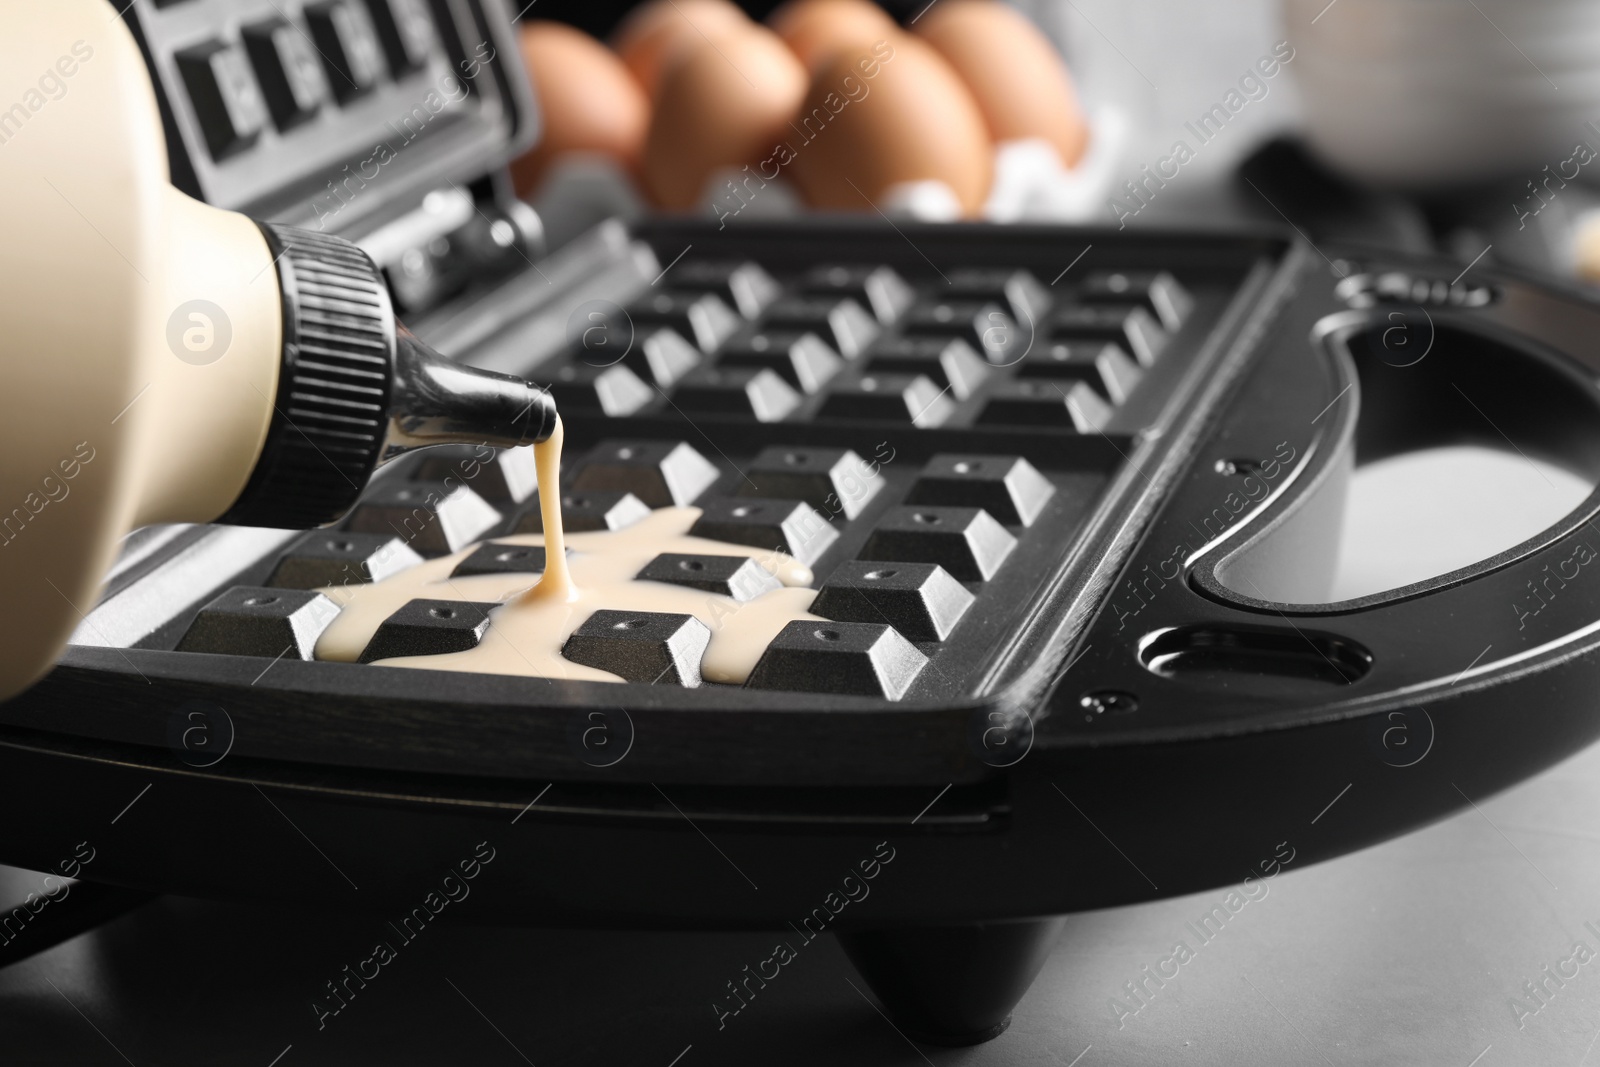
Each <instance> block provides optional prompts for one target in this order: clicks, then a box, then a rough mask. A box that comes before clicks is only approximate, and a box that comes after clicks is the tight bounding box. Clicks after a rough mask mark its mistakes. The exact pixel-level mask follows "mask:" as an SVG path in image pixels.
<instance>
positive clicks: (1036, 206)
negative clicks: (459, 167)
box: [532, 106, 1129, 246]
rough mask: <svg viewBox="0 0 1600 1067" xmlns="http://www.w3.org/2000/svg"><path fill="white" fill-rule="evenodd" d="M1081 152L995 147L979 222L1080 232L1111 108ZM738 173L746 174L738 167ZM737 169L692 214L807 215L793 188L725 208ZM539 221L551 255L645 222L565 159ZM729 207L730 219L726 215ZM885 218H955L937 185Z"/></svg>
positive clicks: (1123, 129)
mask: <svg viewBox="0 0 1600 1067" xmlns="http://www.w3.org/2000/svg"><path fill="white" fill-rule="evenodd" d="M1090 129H1091V131H1092V132H1091V135H1090V138H1089V144H1088V147H1087V149H1086V150H1085V152H1084V154H1083V157H1082V158H1081V159H1079V160H1078V163H1077V165H1076V166H1073V167H1063V166H1062V165H1061V158H1060V156H1059V154H1057V152H1056V150H1055V148H1054V147H1053V146H1051V145H1050V144H1049V143H1048V142H1046V141H1044V140H1042V139H1035V138H1030V139H1027V140H1018V141H1007V142H1004V143H1002V144H999V145H997V146H996V147H995V156H994V182H993V184H992V185H991V187H990V190H989V197H988V200H987V201H986V202H985V203H984V206H983V215H982V217H983V218H984V219H985V220H986V221H989V222H1003V223H1014V222H1066V223H1088V222H1093V221H1095V220H1096V219H1097V218H1099V217H1100V216H1101V213H1102V211H1103V208H1104V205H1105V203H1106V199H1107V198H1108V197H1109V196H1110V195H1111V191H1112V189H1113V188H1114V186H1115V184H1116V176H1117V174H1118V173H1119V167H1120V165H1121V163H1122V161H1123V159H1124V158H1125V156H1126V152H1127V146H1128V138H1129V123H1128V118H1127V116H1126V115H1125V114H1124V113H1123V112H1122V111H1121V110H1120V109H1118V108H1116V107H1112V106H1106V107H1101V108H1098V109H1096V111H1095V112H1094V118H1093V122H1092V123H1091V126H1090ZM746 169H748V168H746ZM746 169H739V168H733V167H725V168H721V169H719V170H717V171H715V172H714V173H713V174H712V175H711V177H710V178H709V179H708V180H707V182H706V187H705V191H704V193H703V194H702V196H701V200H700V210H701V211H702V212H703V213H705V214H707V215H709V216H710V217H711V218H713V219H718V220H720V221H721V222H722V223H723V226H724V227H725V226H726V225H728V224H729V223H730V222H731V221H732V220H733V217H734V216H737V218H738V220H739V221H751V220H758V219H759V220H762V221H768V220H772V219H785V218H797V217H801V216H804V215H805V214H807V212H808V210H809V209H808V208H807V207H806V205H805V201H804V199H803V198H802V197H801V195H800V193H799V191H798V190H797V189H796V188H795V187H794V185H793V183H791V182H789V181H787V180H785V179H784V178H783V177H781V176H780V177H778V178H775V179H772V180H770V181H765V182H764V184H763V185H762V186H761V187H760V189H759V192H758V194H757V195H753V196H751V197H750V198H749V199H748V200H746V199H743V198H742V197H740V198H737V199H734V197H735V194H734V193H733V192H732V190H735V189H737V188H740V187H741V186H740V183H741V182H742V181H744V180H746V179H747V178H748V174H747V173H746ZM532 203H533V207H534V208H535V210H537V211H538V213H539V216H540V217H541V218H542V219H543V220H544V221H545V225H546V228H547V233H548V234H549V235H550V241H551V244H552V246H559V245H561V244H564V243H565V241H566V240H567V239H570V238H571V237H575V236H577V235H578V234H579V233H581V232H583V231H584V230H587V229H588V228H589V227H590V226H591V225H593V224H595V223H597V222H599V221H600V220H602V219H605V218H620V219H623V220H624V221H633V220H636V219H639V218H642V217H644V216H645V215H647V214H649V212H650V208H649V205H648V204H647V203H646V202H645V199H644V197H643V196H642V195H641V193H640V192H639V189H638V187H637V185H636V184H635V182H634V180H633V179H632V178H631V177H630V176H629V175H628V174H627V173H626V172H625V171H624V170H623V169H622V168H621V167H619V166H618V165H617V164H616V162H615V161H614V160H612V159H610V158H608V157H605V156H601V155H597V154H587V153H574V154H573V155H571V156H569V157H568V158H566V159H563V160H561V161H560V162H558V163H556V164H555V165H554V166H553V167H552V168H551V171H550V174H549V177H548V178H547V179H546V180H545V183H544V186H543V188H542V189H541V190H540V192H539V194H538V195H537V196H536V197H535V198H534V199H533V201H532ZM734 204H737V205H738V208H737V210H736V211H730V210H729V208H730V207H731V206H732V205H734ZM875 206H876V207H878V208H879V209H880V210H881V211H882V212H883V213H884V214H885V215H887V216H889V217H891V218H904V219H912V220H915V221H918V222H954V221H956V220H958V219H960V218H961V210H960V205H959V204H958V202H957V200H956V196H955V193H954V192H953V191H951V189H950V187H949V186H948V185H946V184H945V183H944V182H941V181H931V180H930V181H919V182H907V183H904V184H902V185H899V186H896V187H894V188H892V189H890V190H888V192H887V193H886V194H885V195H884V196H883V197H882V201H881V203H879V204H877V205H875Z"/></svg>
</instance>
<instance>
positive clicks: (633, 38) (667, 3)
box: [611, 0, 750, 96]
mask: <svg viewBox="0 0 1600 1067" xmlns="http://www.w3.org/2000/svg"><path fill="white" fill-rule="evenodd" d="M749 24H750V19H749V17H748V16H746V15H745V13H744V12H743V11H741V10H740V9H739V8H738V7H736V6H735V5H733V4H731V3H729V2H728V0H653V2H652V3H647V4H640V5H639V6H638V7H636V8H634V9H633V11H632V12H630V13H629V14H628V17H627V18H625V19H623V20H622V25H621V26H619V27H618V28H617V32H616V33H614V34H612V37H611V45H612V47H613V48H615V49H616V50H617V54H618V55H620V56H621V57H622V62H623V63H625V64H626V65H627V67H628V69H629V70H630V71H632V72H633V76H634V77H635V78H637V79H638V81H639V84H640V85H642V86H644V89H645V92H647V93H649V94H650V95H652V96H654V95H655V93H656V90H657V89H658V88H659V87H660V84H661V75H662V74H663V73H664V72H665V71H666V69H667V66H668V65H669V64H670V63H671V61H672V60H673V59H674V58H675V57H676V56H677V55H678V54H679V53H680V52H681V51H683V50H684V48H685V46H690V45H695V44H698V43H701V42H703V41H705V40H706V39H708V38H713V37H716V36H718V35H719V34H721V33H723V32H725V31H727V30H731V29H739V28H742V27H745V26H748V25H749Z"/></svg>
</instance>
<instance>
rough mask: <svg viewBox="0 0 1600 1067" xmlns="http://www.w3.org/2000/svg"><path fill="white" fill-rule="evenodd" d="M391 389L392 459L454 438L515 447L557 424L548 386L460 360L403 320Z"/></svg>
mask: <svg viewBox="0 0 1600 1067" xmlns="http://www.w3.org/2000/svg"><path fill="white" fill-rule="evenodd" d="M391 390H392V391H391V392H390V396H389V411H390V419H389V432H388V436H387V439H386V440H385V442H384V455H383V459H385V460H388V459H392V458H393V457H395V456H397V455H400V454H402V453H404V452H408V451H410V450H411V449H413V448H423V447H426V446H428V445H438V444H448V443H451V442H455V443H460V444H485V445H493V446H495V447H498V448H515V447H517V446H518V445H531V444H536V443H538V442H540V441H544V440H546V439H547V438H549V436H550V435H551V434H552V433H554V432H555V428H556V405H555V400H554V399H553V398H552V397H551V396H550V391H549V390H548V389H543V388H541V387H539V386H537V385H534V384H532V383H531V382H527V381H524V380H523V379H521V378H518V377H516V376H515V375H511V374H500V373H497V372H495V371H489V370H482V369H481V368H478V367H469V366H466V365H465V364H461V363H457V362H455V361H454V360H452V359H449V358H448V357H446V356H443V355H441V354H439V353H438V352H436V351H435V350H434V349H432V348H430V347H429V346H428V345H426V344H424V343H423V342H422V341H420V340H418V339H417V337H416V335H414V334H413V333H412V332H411V331H410V330H408V329H406V328H405V327H404V326H399V325H397V326H396V329H395V357H394V375H393V385H392V387H391Z"/></svg>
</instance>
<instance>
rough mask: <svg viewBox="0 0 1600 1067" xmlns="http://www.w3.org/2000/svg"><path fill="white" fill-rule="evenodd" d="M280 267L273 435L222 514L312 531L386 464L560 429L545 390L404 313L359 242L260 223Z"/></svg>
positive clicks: (237, 521)
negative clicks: (404, 455)
mask: <svg viewBox="0 0 1600 1067" xmlns="http://www.w3.org/2000/svg"><path fill="white" fill-rule="evenodd" d="M257 225H258V226H260V227H261V231H262V233H263V234H264V235H265V236H266V239H267V246H268V248H269V249H270V250H271V252H272V255H273V261H274V263H275V264H276V267H277V272H278V288H279V292H280V293H281V295H282V301H283V364H282V367H281V369H280V371H279V375H278V391H277V396H276V397H275V398H274V401H273V416H272V422H271V424H270V426H269V428H268V430H267V439H266V443H265V444H264V445H263V447H262V450H261V455H260V457H259V458H258V459H257V461H256V466H255V470H254V472H252V474H251V476H250V481H249V482H248V483H247V484H246V485H245V488H244V492H242V493H240V494H239V499H238V500H236V501H234V503H233V506H232V507H231V508H229V509H228V511H227V513H226V514H224V515H223V516H222V517H221V518H219V519H217V520H216V521H218V522H223V523H231V524H234V525H239V526H275V527H286V528H292V529H306V528H310V527H314V526H323V525H326V524H328V523H330V522H333V521H335V520H336V519H338V518H339V517H340V516H342V515H343V514H344V513H345V512H347V511H349V510H350V508H351V507H352V506H353V505H354V504H355V502H356V500H357V498H358V497H359V496H360V495H361V492H362V490H363V489H364V488H366V484H367V479H368V477H369V476H371V474H372V471H373V469H374V468H375V467H377V466H378V465H379V464H380V463H382V462H384V461H385V460H388V459H390V458H393V456H395V455H398V454H399V453H401V452H405V451H408V450H410V449H412V448H418V447H422V446H425V445H430V444H443V443H446V442H465V443H474V444H477V443H481V444H490V445H496V446H500V447H514V446H517V445H523V444H532V443H534V442H537V441H543V440H545V439H546V438H547V437H549V436H550V434H551V433H552V432H553V431H554V429H555V422H556V411H555V404H554V402H553V401H552V400H551V399H550V395H549V393H548V392H547V391H545V390H543V389H539V388H537V387H535V386H533V385H530V384H529V383H527V382H525V381H523V380H522V379H520V378H516V377H513V376H511V375H505V374H496V373H494V372H491V371H484V370H479V369H477V368H475V367H468V366H465V365H463V364H458V363H455V362H453V361H451V360H449V359H447V358H446V357H444V356H441V355H440V354H439V353H437V352H434V351H433V350H432V349H430V348H428V347H427V346H426V345H425V344H423V343H422V342H421V341H418V340H417V339H416V338H415V337H413V336H412V335H411V333H410V332H409V331H407V330H406V329H405V328H404V327H402V326H400V325H399V324H398V323H397V322H396V321H395V316H394V308H393V305H392V304H391V303H390V300H389V290H388V287H387V286H386V285H385V283H384V280H383V276H382V274H380V273H379V271H378V268H377V266H376V265H374V264H373V262H372V260H371V259H369V258H368V257H367V255H366V253H365V252H363V251H362V250H361V249H360V248H358V247H356V246H355V245H354V244H351V243H350V242H349V241H346V240H344V239H342V238H339V237H334V236H333V235H331V234H323V233H313V232H311V231H308V230H300V229H296V228H294V227H290V226H279V225H277V224H275V223H270V222H259V221H258V222H257Z"/></svg>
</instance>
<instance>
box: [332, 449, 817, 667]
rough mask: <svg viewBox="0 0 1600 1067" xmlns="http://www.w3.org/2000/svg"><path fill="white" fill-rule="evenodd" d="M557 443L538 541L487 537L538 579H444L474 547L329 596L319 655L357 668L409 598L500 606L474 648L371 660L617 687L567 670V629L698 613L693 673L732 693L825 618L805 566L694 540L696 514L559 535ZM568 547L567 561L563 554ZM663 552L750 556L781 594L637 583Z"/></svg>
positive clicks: (545, 457) (546, 457)
mask: <svg viewBox="0 0 1600 1067" xmlns="http://www.w3.org/2000/svg"><path fill="white" fill-rule="evenodd" d="M561 441H562V429H561V425H560V423H559V422H558V423H557V424H556V430H555V433H553V434H552V435H551V436H550V439H549V440H547V441H544V442H542V443H540V444H537V445H535V446H534V458H535V461H536V465H537V468H538V477H539V508H540V512H541V514H542V516H543V519H544V529H545V532H544V533H543V534H516V535H512V536H508V537H497V538H495V539H494V541H495V543H496V544H510V545H541V546H543V547H544V549H545V571H544V573H543V574H542V575H541V576H539V578H538V580H537V581H530V580H531V579H532V578H533V577H534V576H533V575H532V574H531V573H530V574H482V575H473V576H471V577H460V578H452V577H451V576H450V573H451V572H452V571H453V570H455V568H456V565H457V564H459V563H460V562H461V561H462V560H463V559H465V558H466V557H467V556H469V555H471V554H472V552H473V550H474V549H476V548H477V547H478V546H477V545H472V546H470V547H468V548H465V549H463V550H461V551H460V552H457V553H455V554H453V555H450V556H446V557H443V558H440V559H433V560H429V561H427V562H426V563H422V564H419V565H418V566H415V567H412V568H411V569H409V570H407V571H403V572H401V573H400V574H397V575H395V576H394V577H392V578H387V579H385V580H383V581H381V582H375V583H373V584H371V585H347V586H337V587H330V588H325V589H323V590H322V592H323V593H324V594H326V595H327V596H328V597H329V598H330V599H332V600H333V601H334V602H335V603H336V604H338V605H340V607H341V608H342V609H343V610H342V611H341V612H340V613H339V617H338V618H336V619H335V620H334V621H333V623H332V624H331V625H329V627H328V628H327V629H326V630H325V631H323V634H322V637H321V638H320V639H319V640H318V641H317V647H316V658H317V659H324V660H340V661H345V662H350V663H354V662H355V661H356V660H357V659H359V658H360V656H361V652H362V650H363V649H364V648H366V647H367V642H369V641H370V640H372V635H373V634H374V633H375V632H376V631H377V629H378V627H379V626H380V625H382V623H383V621H384V620H385V619H387V618H388V617H389V616H390V615H392V614H393V613H394V612H396V611H398V610H399V609H400V608H402V607H404V606H405V605H406V604H407V603H408V602H410V601H412V600H416V599H424V600H462V601H477V602H498V603H500V605H501V606H500V607H498V608H496V609H495V610H493V611H492V612H490V616H489V629H488V632H487V633H485V634H484V637H483V640H482V641H481V642H480V643H479V644H478V646H477V647H476V648H473V649H470V650H468V651H466V652H450V653H445V654H443V655H437V656H404V657H400V658H396V659H386V660H378V661H376V662H377V663H378V664H380V665H382V666H387V667H422V668H426V669H428V670H440V671H471V672H476V673H480V674H520V675H533V676H536V677H543V678H570V679H576V680H585V681H599V682H620V681H623V679H622V678H620V677H618V676H617V675H615V674H612V673H610V672H609V671H602V670H597V669H595V668H593V667H587V666H584V665H583V664H579V663H574V662H572V661H571V660H568V659H566V658H564V657H563V656H562V655H561V648H562V646H563V645H564V644H565V643H566V640H567V638H568V637H569V636H570V635H571V634H572V631H574V630H576V629H577V628H578V627H579V626H581V625H583V623H584V621H585V620H586V619H588V617H589V616H590V615H591V614H593V613H594V612H595V611H599V610H601V609H605V608H612V609H616V610H620V611H650V612H669V613H673V614H680V615H693V616H695V617H696V618H698V619H699V620H700V621H701V622H703V623H705V624H706V626H708V627H709V628H710V629H711V643H710V645H709V646H708V647H707V649H706V653H705V658H704V659H703V661H702V663H701V668H700V670H701V674H702V676H703V677H704V678H705V680H706V681H708V682H725V683H729V684H734V685H739V684H742V683H743V682H744V681H745V679H746V678H748V677H749V675H750V672H751V671H752V670H753V669H754V668H755V665H756V661H757V660H759V659H760V658H761V654H762V653H763V652H764V651H766V648H767V645H768V643H770V642H771V641H772V639H773V638H774V637H776V636H777V634H778V631H779V630H782V629H783V628H784V626H786V625H788V624H789V623H790V622H793V621H795V620H797V619H810V620H815V621H819V622H820V621H822V619H821V617H820V616H817V615H812V614H809V613H808V612H807V610H806V609H807V608H809V607H810V606H811V601H812V600H813V599H814V598H815V597H816V595H817V594H816V591H815V590H813V589H810V588H808V586H809V584H810V582H811V577H812V575H811V569H810V568H809V567H806V566H805V565H804V564H802V563H800V562H798V561H797V560H795V559H792V558H791V557H789V556H786V555H784V554H782V553H780V552H776V551H771V550H763V549H758V548H752V547H750V546H748V545H733V544H728V543H726V542H723V541H711V540H707V539H705V538H701V537H690V536H689V529H690V527H692V526H693V525H694V523H695V520H697V519H698V518H699V517H700V509H699V508H693V507H673V508H658V509H656V510H655V511H652V512H651V513H650V514H649V515H648V516H646V517H645V518H643V519H641V520H639V521H638V522H636V523H634V524H633V525H632V526H629V527H626V528H624V529H621V530H604V531H597V532H594V533H575V534H573V535H572V536H571V537H570V538H568V537H566V536H564V533H563V530H562V527H561V495H560V489H559V478H560V466H561ZM568 549H570V550H571V553H572V554H571V555H570V556H568V555H567V554H566V553H567V550H568ZM664 552H671V553H684V554H688V555H712V556H745V557H748V558H750V559H753V560H755V561H756V563H757V564H758V565H759V566H761V567H762V568H764V569H765V570H767V571H768V572H769V573H771V574H773V575H774V576H775V577H776V578H777V579H778V580H779V581H780V582H782V583H783V585H784V587H785V588H782V589H774V590H772V591H770V592H767V593H763V594H762V595H760V596H758V597H756V598H754V599H753V600H747V601H743V602H740V601H737V600H734V599H732V598H731V597H725V596H720V595H718V594H715V593H707V592H704V591H702V590H698V589H690V588H686V587H683V586H677V585H669V584H667V583H664V582H645V581H639V580H637V579H636V578H635V577H634V575H636V574H638V573H639V571H640V570H642V569H643V568H644V567H645V565H646V564H648V563H649V562H650V561H651V560H653V559H655V557H656V556H657V555H659V554H661V553H664Z"/></svg>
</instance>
